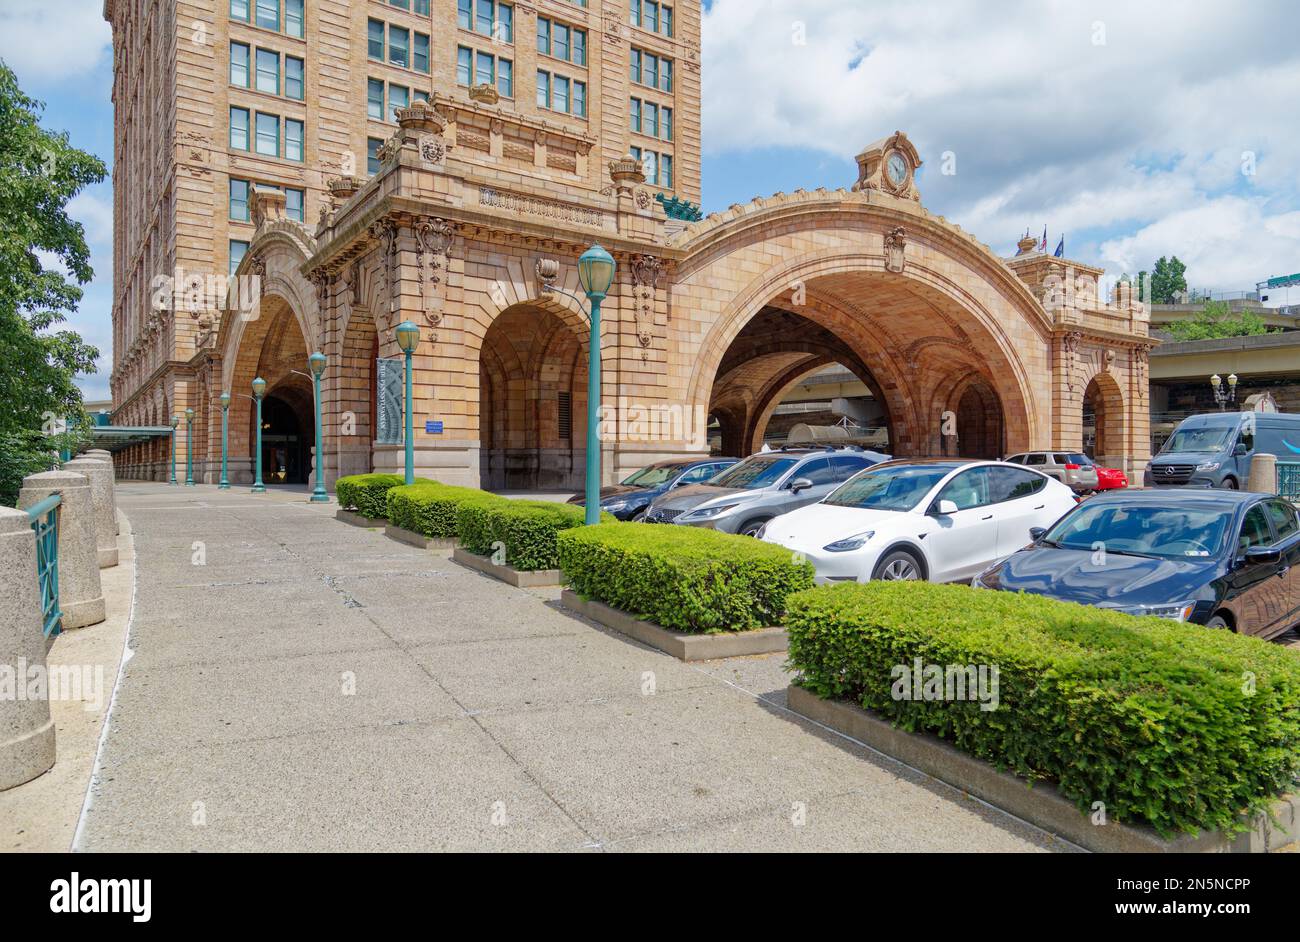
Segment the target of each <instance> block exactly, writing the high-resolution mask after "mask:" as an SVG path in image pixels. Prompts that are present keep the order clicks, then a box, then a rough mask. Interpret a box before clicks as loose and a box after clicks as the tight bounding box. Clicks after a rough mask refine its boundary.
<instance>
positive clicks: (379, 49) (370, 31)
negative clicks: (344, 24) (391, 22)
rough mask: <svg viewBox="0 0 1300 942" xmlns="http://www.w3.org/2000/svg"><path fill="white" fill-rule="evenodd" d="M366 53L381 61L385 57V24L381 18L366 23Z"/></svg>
mask: <svg viewBox="0 0 1300 942" xmlns="http://www.w3.org/2000/svg"><path fill="white" fill-rule="evenodd" d="M366 55H368V56H369V57H370V58H372V59H378V60H380V61H381V62H382V61H383V59H384V24H383V23H381V22H380V21H379V20H370V21H369V22H368V23H367V24H366Z"/></svg>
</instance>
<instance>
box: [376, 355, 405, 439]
mask: <svg viewBox="0 0 1300 942" xmlns="http://www.w3.org/2000/svg"><path fill="white" fill-rule="evenodd" d="M404 368H405V364H404V363H403V361H402V360H401V358H396V357H395V358H393V359H387V360H386V359H383V358H382V357H381V358H380V359H378V360H376V361H375V386H376V397H375V402H376V407H375V416H376V425H378V426H379V427H378V428H377V429H375V441H376V442H377V443H378V444H381V445H400V444H402V432H403V425H402V397H403V395H404V394H405V382H406V377H405V376H404V375H403V370H404Z"/></svg>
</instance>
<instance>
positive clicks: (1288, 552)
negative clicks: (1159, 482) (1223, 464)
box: [971, 490, 1300, 638]
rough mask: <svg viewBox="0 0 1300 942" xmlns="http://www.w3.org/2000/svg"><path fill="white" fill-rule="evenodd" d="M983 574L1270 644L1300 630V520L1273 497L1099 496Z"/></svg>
mask: <svg viewBox="0 0 1300 942" xmlns="http://www.w3.org/2000/svg"><path fill="white" fill-rule="evenodd" d="M1031 535H1033V536H1034V537H1035V541H1034V542H1033V543H1031V544H1030V545H1029V546H1027V547H1025V548H1024V549H1022V550H1020V551H1019V552H1017V553H1014V554H1013V555H1011V556H1009V557H1007V558H1006V559H1004V560H1002V561H1001V562H999V563H996V564H994V565H993V566H992V567H990V568H989V569H988V570H986V571H985V572H983V573H981V574H980V575H979V576H977V577H976V578H975V579H974V580H973V581H972V583H971V584H972V585H973V586H975V587H976V588H984V589H1001V590H1003V591H1009V592H1033V593H1036V594H1039V595H1046V596H1050V597H1052V598H1055V599H1063V600H1066V601H1070V602H1081V603H1083V604H1085V605H1098V606H1101V607H1104V608H1113V609H1117V610H1119V611H1123V612H1128V613H1130V614H1133V615H1158V616H1161V617H1164V618H1172V619H1176V620H1178V621H1187V622H1194V623H1196V624H1201V625H1207V626H1209V627H1211V628H1228V629H1231V630H1233V631H1237V632H1240V633H1241V634H1249V635H1256V636H1258V637H1260V638H1272V637H1274V636H1276V635H1279V634H1281V633H1282V632H1284V631H1286V630H1287V629H1288V628H1290V627H1292V626H1293V625H1295V624H1297V623H1298V622H1300V520H1298V519H1297V514H1296V508H1295V507H1294V506H1293V505H1292V504H1290V503H1289V502H1287V501H1285V500H1283V499H1282V498H1279V497H1275V496H1272V495H1269V494H1250V493H1242V492H1234V491H1204V492H1198V493H1188V492H1187V491H1181V490H1180V491H1169V490H1147V491H1124V492H1122V493H1120V492H1117V493H1113V494H1102V495H1099V496H1097V497H1093V498H1092V499H1090V500H1087V501H1085V502H1084V503H1082V504H1080V505H1079V506H1078V507H1076V508H1074V509H1073V510H1071V511H1069V512H1068V513H1067V514H1066V515H1065V516H1063V517H1062V518H1061V519H1060V520H1058V521H1057V522H1056V523H1055V524H1053V525H1052V527H1051V528H1050V529H1048V530H1046V531H1043V530H1037V529H1035V530H1033V531H1031Z"/></svg>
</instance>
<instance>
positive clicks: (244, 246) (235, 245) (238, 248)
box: [230, 239, 248, 275]
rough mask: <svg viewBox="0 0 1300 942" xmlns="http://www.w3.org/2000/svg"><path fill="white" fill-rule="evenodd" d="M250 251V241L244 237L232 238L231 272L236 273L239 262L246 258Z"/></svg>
mask: <svg viewBox="0 0 1300 942" xmlns="http://www.w3.org/2000/svg"><path fill="white" fill-rule="evenodd" d="M247 253H248V243H247V242H244V241H243V240H242V239H231V240H230V274H231V275H234V273H235V270H236V269H237V268H239V263H240V262H242V261H243V260H244V256H245V255H246V254H247Z"/></svg>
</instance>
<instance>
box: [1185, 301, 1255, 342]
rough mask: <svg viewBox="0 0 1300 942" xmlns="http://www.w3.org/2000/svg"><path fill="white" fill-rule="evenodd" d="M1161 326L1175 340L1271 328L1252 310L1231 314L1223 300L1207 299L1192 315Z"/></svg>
mask: <svg viewBox="0 0 1300 942" xmlns="http://www.w3.org/2000/svg"><path fill="white" fill-rule="evenodd" d="M1164 329H1165V330H1166V331H1168V332H1169V335H1170V336H1171V337H1173V338H1174V339H1175V340H1218V339H1220V338H1223V337H1253V336H1256V335H1257V334H1267V333H1271V332H1272V328H1270V327H1269V326H1268V324H1266V323H1265V322H1264V318H1262V317H1260V316H1259V315H1258V314H1255V313H1252V312H1251V311H1242V312H1240V313H1238V314H1234V313H1233V312H1232V308H1231V307H1230V306H1229V305H1228V303H1227V302H1226V301H1206V302H1205V307H1204V308H1202V309H1201V310H1199V311H1197V312H1196V313H1195V314H1194V315H1192V316H1191V317H1189V318H1186V319H1185V320H1180V321H1173V322H1172V323H1170V324H1167V325H1166V326H1165V328H1164Z"/></svg>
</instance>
